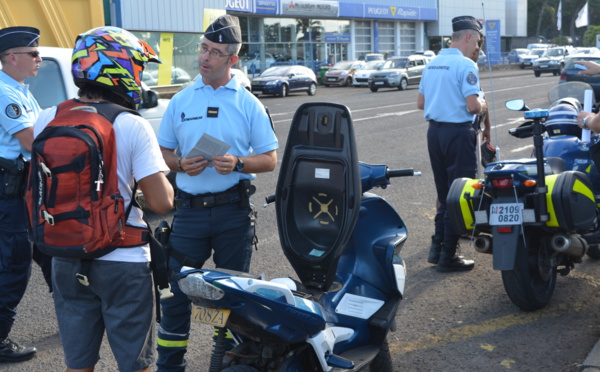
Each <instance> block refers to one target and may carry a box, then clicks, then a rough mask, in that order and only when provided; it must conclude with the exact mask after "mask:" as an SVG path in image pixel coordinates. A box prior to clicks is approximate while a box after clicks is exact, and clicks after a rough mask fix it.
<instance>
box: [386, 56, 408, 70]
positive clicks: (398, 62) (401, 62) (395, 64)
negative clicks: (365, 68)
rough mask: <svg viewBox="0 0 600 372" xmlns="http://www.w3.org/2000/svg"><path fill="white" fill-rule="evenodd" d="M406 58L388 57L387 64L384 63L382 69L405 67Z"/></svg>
mask: <svg viewBox="0 0 600 372" xmlns="http://www.w3.org/2000/svg"><path fill="white" fill-rule="evenodd" d="M406 61H407V59H406V58H397V59H388V60H387V61H385V65H383V67H382V70H387V69H392V68H405V67H406Z"/></svg>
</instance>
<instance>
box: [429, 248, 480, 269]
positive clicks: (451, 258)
mask: <svg viewBox="0 0 600 372" xmlns="http://www.w3.org/2000/svg"><path fill="white" fill-rule="evenodd" d="M447 243H448V244H447ZM449 243H450V242H448V241H444V246H443V249H442V252H441V253H440V259H439V261H438V264H437V268H436V269H437V271H439V272H443V273H447V272H452V271H469V270H473V267H474V266H475V261H473V260H466V259H464V258H463V257H462V256H458V255H457V254H456V249H457V245H458V243H457V242H456V241H455V242H454V243H453V244H449Z"/></svg>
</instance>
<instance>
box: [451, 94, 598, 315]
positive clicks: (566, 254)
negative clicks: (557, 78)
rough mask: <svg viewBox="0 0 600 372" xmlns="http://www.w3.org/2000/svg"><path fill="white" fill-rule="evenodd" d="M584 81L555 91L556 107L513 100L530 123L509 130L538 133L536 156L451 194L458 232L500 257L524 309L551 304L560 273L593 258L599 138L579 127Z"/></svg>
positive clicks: (496, 260)
mask: <svg viewBox="0 0 600 372" xmlns="http://www.w3.org/2000/svg"><path fill="white" fill-rule="evenodd" d="M568 84H571V85H568ZM582 85H584V86H582ZM585 85H587V84H583V83H565V84H560V85H558V86H557V87H555V88H553V90H552V91H551V92H550V94H549V97H551V100H552V102H555V103H556V104H555V105H554V106H553V107H552V108H551V109H550V110H539V109H538V110H529V108H527V107H526V106H525V101H524V100H522V99H519V100H513V101H509V102H507V108H509V109H511V110H516V111H525V114H524V116H525V119H528V120H529V121H528V122H526V123H524V124H523V125H521V126H520V127H518V128H514V129H511V130H510V131H509V133H510V134H511V135H513V136H514V137H517V138H531V137H533V141H534V157H533V158H525V159H509V160H503V161H498V162H493V163H490V164H488V165H487V167H486V169H485V170H484V175H485V178H484V179H481V180H479V179H467V178H461V179H457V180H455V181H454V182H453V184H452V186H451V188H450V192H449V195H448V200H447V204H448V210H449V212H450V213H451V219H452V220H453V222H454V227H455V229H456V230H457V231H460V232H462V233H469V234H472V235H473V236H474V237H475V238H474V245H475V249H476V250H477V251H478V252H481V253H488V254H492V255H493V268H494V270H499V271H501V273H502V282H503V284H504V289H505V291H506V293H507V294H508V296H509V298H510V299H511V301H512V302H513V303H514V304H515V305H517V306H518V307H519V308H521V309H522V310H526V311H531V310H537V309H540V308H543V307H544V306H546V305H547V304H548V302H549V301H550V299H551V297H552V294H553V293H554V288H555V284H556V276H557V273H560V274H561V275H567V274H568V273H569V272H570V270H571V269H572V268H573V267H574V264H575V263H579V262H581V259H582V257H583V256H584V255H585V254H586V253H588V255H591V254H590V252H591V251H590V247H589V245H588V243H587V241H586V240H585V239H584V238H583V237H582V234H586V233H590V232H593V231H596V230H597V229H598V209H597V207H596V200H595V195H596V193H594V191H593V186H592V184H593V179H594V178H595V177H597V170H596V168H595V166H594V164H593V161H592V159H591V156H590V151H589V150H590V145H593V144H594V143H597V142H598V138H597V136H592V137H591V139H590V142H587V143H586V142H582V140H581V129H580V128H579V127H578V126H577V113H578V112H579V110H580V108H581V105H580V103H579V102H580V101H579V99H581V100H583V92H584V91H585V90H586V89H587V88H588V87H589V85H588V86H587V87H586V86H585ZM574 97H576V98H574Z"/></svg>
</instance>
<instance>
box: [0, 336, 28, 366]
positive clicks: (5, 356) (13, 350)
mask: <svg viewBox="0 0 600 372" xmlns="http://www.w3.org/2000/svg"><path fill="white" fill-rule="evenodd" d="M35 352H36V349H35V347H25V346H19V345H17V344H16V343H14V342H13V341H11V339H10V338H8V337H5V338H3V339H0V362H24V361H26V360H29V359H31V358H33V357H34V356H35Z"/></svg>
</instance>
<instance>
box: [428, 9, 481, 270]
mask: <svg viewBox="0 0 600 372" xmlns="http://www.w3.org/2000/svg"><path fill="white" fill-rule="evenodd" d="M452 30H453V33H452V42H451V45H450V48H447V49H442V51H440V53H439V54H438V56H437V57H436V58H435V59H434V60H433V61H431V62H430V63H428V64H427V66H426V68H425V71H424V72H423V76H422V79H421V83H420V85H419V95H418V98H417V106H418V108H419V109H421V110H424V114H425V115H424V116H425V120H426V121H428V122H429V127H428V130H427V148H428V152H429V160H430V162H431V168H432V171H433V177H434V181H435V187H436V191H437V197H438V207H437V212H436V215H435V233H434V235H433V236H432V244H431V248H430V254H429V257H428V260H427V261H428V262H430V263H433V264H437V270H438V271H440V272H451V271H467V270H471V269H472V268H473V266H474V262H473V260H467V259H464V258H463V257H462V256H458V255H457V254H456V251H457V246H458V239H459V237H460V236H459V234H458V233H456V232H455V231H454V229H453V228H452V224H451V222H450V220H449V218H448V215H447V213H446V197H447V196H448V190H449V189H450V185H451V184H452V182H453V181H454V179H456V178H459V177H468V178H474V177H475V175H476V173H477V155H476V148H477V129H476V128H475V127H474V125H473V124H472V123H473V115H480V114H483V113H485V112H486V111H487V105H486V104H485V102H484V101H482V100H480V99H479V97H478V93H479V92H480V90H481V89H480V86H479V72H478V69H477V65H476V64H475V62H473V60H472V59H471V57H472V56H473V55H474V53H479V50H480V48H481V43H482V42H483V35H482V30H481V24H480V23H479V21H477V20H476V19H475V18H473V17H471V16H461V17H456V18H454V19H453V20H452ZM488 133H489V132H488Z"/></svg>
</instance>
